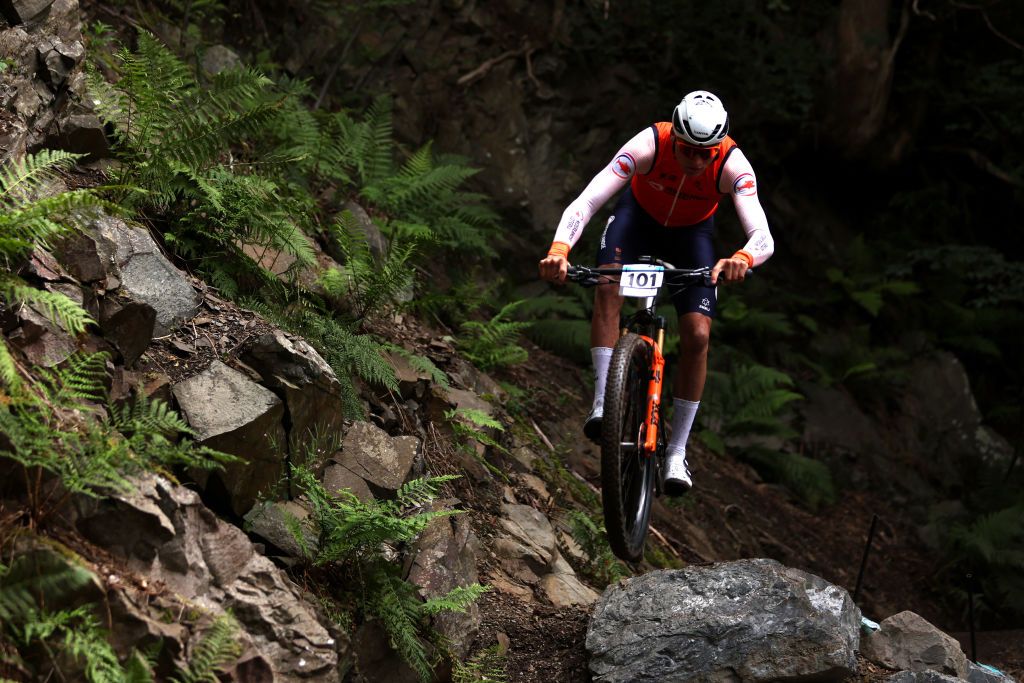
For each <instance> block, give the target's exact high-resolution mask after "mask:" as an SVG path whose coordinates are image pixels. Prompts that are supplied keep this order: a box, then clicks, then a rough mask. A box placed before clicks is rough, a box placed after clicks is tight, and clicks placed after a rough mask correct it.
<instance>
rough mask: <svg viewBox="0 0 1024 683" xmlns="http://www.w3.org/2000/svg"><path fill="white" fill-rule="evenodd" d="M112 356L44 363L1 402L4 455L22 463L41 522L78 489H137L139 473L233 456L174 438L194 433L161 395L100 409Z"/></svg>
mask: <svg viewBox="0 0 1024 683" xmlns="http://www.w3.org/2000/svg"><path fill="white" fill-rule="evenodd" d="M106 360H107V356H106V354H102V353H98V354H87V355H74V356H72V357H71V358H69V359H68V361H67V363H66V365H65V366H64V367H62V368H41V369H38V370H37V372H38V374H39V381H38V382H36V383H35V384H33V385H31V387H28V388H27V390H25V391H22V392H19V393H17V394H15V395H13V396H11V397H8V399H7V400H6V401H4V402H2V403H0V433H2V434H3V435H4V436H5V437H6V441H7V444H8V445H7V446H6V447H5V448H4V449H3V450H0V454H2V455H3V457H5V458H7V459H8V460H11V461H13V462H15V463H17V464H19V465H21V467H22V468H23V472H24V478H25V488H26V495H27V496H28V499H29V505H28V511H29V513H30V516H31V519H32V521H33V523H34V524H37V525H38V524H41V523H42V522H43V521H44V520H46V519H47V517H49V515H50V514H51V513H52V512H53V511H55V510H57V509H59V508H60V507H61V506H62V505H63V504H64V503H65V502H66V501H67V500H68V499H69V498H70V497H71V496H72V495H74V494H82V495H86V496H93V497H98V496H103V495H106V494H107V493H109V492H110V491H126V490H128V489H130V484H129V482H128V480H127V479H126V476H127V475H129V474H132V473H136V472H139V471H144V470H147V469H151V468H162V467H168V466H170V465H174V464H187V465H189V466H193V467H205V468H215V467H219V466H220V464H221V463H224V462H228V461H230V460H231V459H232V458H231V456H228V455H226V454H223V453H220V452H218V451H214V450H212V449H209V448H206V447H200V446H196V445H195V444H193V443H192V442H191V441H189V440H188V439H182V440H181V441H179V442H177V443H173V442H172V441H171V440H169V439H168V438H167V436H168V435H169V434H171V433H175V432H181V433H183V434H185V435H190V434H192V431H191V430H190V429H189V428H188V426H187V425H186V424H185V423H184V422H183V421H181V419H180V418H178V417H177V416H175V415H174V414H173V413H171V411H170V410H169V409H168V407H167V406H166V405H165V404H163V403H162V402H161V401H158V400H149V399H146V398H144V397H142V396H140V397H138V398H137V399H136V401H135V403H134V404H133V405H131V406H128V407H124V408H116V407H111V409H110V412H111V415H112V417H111V418H107V417H106V416H98V415H96V414H95V413H94V410H95V408H96V407H98V406H96V404H97V403H101V402H102V401H104V400H105V388H104V385H103V382H104V381H105V380H106ZM122 429H123V430H124V432H123V433H122V432H120V431H119V430H122ZM44 473H49V474H50V475H53V476H56V477H57V479H58V480H59V483H60V487H59V489H57V490H56V491H54V490H53V489H52V488H51V487H47V486H45V483H46V482H45V479H44Z"/></svg>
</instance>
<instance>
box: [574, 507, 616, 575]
mask: <svg viewBox="0 0 1024 683" xmlns="http://www.w3.org/2000/svg"><path fill="white" fill-rule="evenodd" d="M568 518H569V524H570V526H569V528H570V533H571V535H572V537H573V539H574V540H575V541H576V542H577V543H578V544H579V545H580V548H581V549H582V550H583V554H584V555H586V557H587V560H588V561H587V563H586V564H585V565H584V566H583V567H582V573H583V574H584V575H585V576H587V577H588V578H589V579H591V580H592V581H593V582H594V583H595V584H596V585H598V586H608V585H610V584H612V583H615V582H616V581H618V580H619V579H622V578H625V577H627V576H629V575H630V571H629V568H628V567H626V565H625V564H623V563H622V562H621V561H620V560H619V559H618V558H616V557H615V555H614V554H613V553H612V551H611V549H610V548H609V546H608V532H607V531H605V529H604V525H603V524H600V523H599V522H598V521H596V520H595V518H594V517H592V516H591V515H589V514H587V513H586V512H583V511H580V510H570V511H569V514H568Z"/></svg>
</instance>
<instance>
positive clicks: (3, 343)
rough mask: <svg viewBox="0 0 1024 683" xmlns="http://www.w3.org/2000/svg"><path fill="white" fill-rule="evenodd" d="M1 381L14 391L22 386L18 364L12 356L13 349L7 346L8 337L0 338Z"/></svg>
mask: <svg viewBox="0 0 1024 683" xmlns="http://www.w3.org/2000/svg"><path fill="white" fill-rule="evenodd" d="M0 382H3V384H4V386H5V387H7V388H8V389H9V390H10V391H12V392H16V391H18V390H19V389H20V388H21V386H22V382H21V376H20V375H19V374H18V366H17V365H16V364H15V362H14V357H13V356H11V350H10V349H9V348H7V340H6V339H0Z"/></svg>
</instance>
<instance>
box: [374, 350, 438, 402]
mask: <svg viewBox="0 0 1024 683" xmlns="http://www.w3.org/2000/svg"><path fill="white" fill-rule="evenodd" d="M384 357H385V358H386V359H387V361H388V363H389V364H390V365H391V367H392V368H394V370H395V379H396V380H398V392H399V395H400V396H401V397H402V398H404V399H412V398H423V394H424V392H425V391H426V390H427V387H429V386H430V373H428V372H426V371H424V370H418V369H416V368H414V367H413V366H412V364H411V363H409V360H408V359H407V358H406V357H405V356H403V355H402V354H400V353H396V352H394V351H387V352H385V353H384Z"/></svg>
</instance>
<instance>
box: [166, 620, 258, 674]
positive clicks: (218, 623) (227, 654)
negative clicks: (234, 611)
mask: <svg viewBox="0 0 1024 683" xmlns="http://www.w3.org/2000/svg"><path fill="white" fill-rule="evenodd" d="M239 630H240V629H239V626H238V622H236V621H235V619H234V617H233V616H231V615H230V614H222V615H221V616H219V617H217V619H216V620H215V621H214V622H213V624H212V625H211V626H210V628H209V629H207V631H206V632H205V633H203V636H202V638H201V639H200V641H199V643H198V645H196V647H195V648H194V649H193V650H192V652H191V653H190V655H189V658H188V668H187V669H185V670H184V671H180V672H179V673H178V674H177V675H175V676H172V677H171V680H172V681H175V682H176V683H217V681H219V680H220V678H219V677H218V676H217V672H218V671H219V670H222V669H223V668H224V667H226V666H227V665H228V664H231V663H232V662H234V661H235V660H236V659H238V656H239V655H240V654H241V653H242V646H241V644H240V643H239V642H238V632H239Z"/></svg>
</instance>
